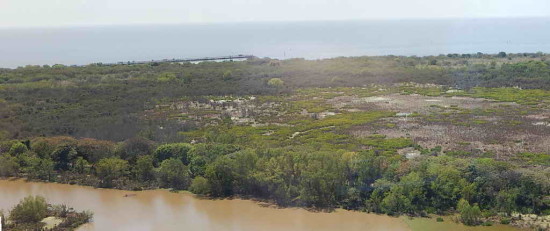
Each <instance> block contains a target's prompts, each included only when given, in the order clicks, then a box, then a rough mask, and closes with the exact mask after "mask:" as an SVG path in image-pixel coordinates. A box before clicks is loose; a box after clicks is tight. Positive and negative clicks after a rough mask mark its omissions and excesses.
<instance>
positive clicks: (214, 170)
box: [205, 156, 237, 196]
mask: <svg viewBox="0 0 550 231" xmlns="http://www.w3.org/2000/svg"><path fill="white" fill-rule="evenodd" d="M236 168H237V164H236V162H235V160H233V159H231V158H230V157H229V156H221V157H219V158H218V159H216V160H215V161H214V162H213V163H212V164H210V165H208V166H207V167H206V172H205V177H206V179H208V182H210V185H211V186H212V194H214V195H216V196H229V195H232V194H233V183H234V181H235V177H236V176H235V169H236Z"/></svg>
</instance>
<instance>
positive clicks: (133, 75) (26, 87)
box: [0, 53, 550, 142]
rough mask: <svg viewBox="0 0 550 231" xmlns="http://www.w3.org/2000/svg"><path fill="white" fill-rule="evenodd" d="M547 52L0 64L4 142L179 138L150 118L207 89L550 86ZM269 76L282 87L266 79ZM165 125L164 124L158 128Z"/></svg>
mask: <svg viewBox="0 0 550 231" xmlns="http://www.w3.org/2000/svg"><path fill="white" fill-rule="evenodd" d="M547 57H548V55H546V54H542V53H534V54H505V53H504V54H498V55H486V54H461V55H459V54H450V55H441V56H427V57H414V56H413V57H402V56H383V57H353V58H333V59H323V60H304V59H290V60H273V59H268V58H265V59H259V58H255V59H250V60H247V61H243V62H222V63H216V62H203V63H199V64H191V63H183V64H178V63H175V64H168V63H162V64H158V63H157V64H155V63H153V64H143V65H118V66H102V65H98V64H94V65H88V66H82V67H75V66H63V65H54V66H27V67H21V68H17V69H0V139H16V138H25V137H30V136H55V135H70V136H75V137H91V138H97V139H105V140H114V141H122V140H125V139H128V138H131V137H134V136H138V135H141V136H146V137H148V138H150V139H154V140H156V141H160V142H174V141H177V140H178V136H177V132H178V131H186V130H190V129H193V126H192V125H189V124H187V125H182V124H180V123H177V122H175V121H172V120H163V121H155V120H152V119H150V118H146V117H144V116H143V112H144V111H146V110H150V109H153V108H154V107H155V106H156V105H158V104H159V103H161V102H164V101H170V100H177V99H181V98H189V97H191V98H192V97H201V96H205V95H276V94H285V93H289V92H292V91H294V90H295V89H297V88H307V87H338V86H364V85H368V84H394V83H402V82H418V83H435V84H443V85H448V86H452V87H459V88H470V87H475V86H487V87H499V86H519V87H524V88H542V89H550V71H549V70H550V66H549V62H550V60H547ZM271 79H280V80H282V82H281V85H273V84H269V80H271ZM159 126H161V127H163V128H164V129H163V130H162V131H161V130H159V129H157V128H158V127H159Z"/></svg>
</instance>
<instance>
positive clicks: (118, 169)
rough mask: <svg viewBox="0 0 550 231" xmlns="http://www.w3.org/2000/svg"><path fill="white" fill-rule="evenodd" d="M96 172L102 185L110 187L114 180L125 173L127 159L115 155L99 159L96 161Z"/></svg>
mask: <svg viewBox="0 0 550 231" xmlns="http://www.w3.org/2000/svg"><path fill="white" fill-rule="evenodd" d="M96 172H97V176H98V177H99V178H100V179H101V185H102V186H103V187H112V185H113V181H114V180H118V179H120V178H121V177H123V176H125V175H126V174H127V172H128V161H126V160H122V159H120V158H116V157H111V158H105V159H101V160H100V161H99V162H98V163H97V166H96Z"/></svg>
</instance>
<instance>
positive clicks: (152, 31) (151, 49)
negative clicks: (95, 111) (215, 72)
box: [0, 18, 550, 68]
mask: <svg viewBox="0 0 550 231" xmlns="http://www.w3.org/2000/svg"><path fill="white" fill-rule="evenodd" d="M549 41H550V19H546V18H522V19H470V20H458V19H456V20H454V19H442V20H407V21H405V20H372V21H327V22H292V23H290V22H286V23H241V24H239V23H228V24H197V25H192V24H187V25H185V24H183V25H134V26H100V27H81V28H78V27H67V28H32V29H30V28H27V29H1V30H0V51H2V52H1V53H0V67H2V68H15V67H18V66H25V65H44V64H47V65H53V64H64V65H68V66H70V65H86V64H90V63H98V62H102V63H116V62H119V61H125V62H126V61H132V60H136V61H137V60H152V59H154V60H162V59H165V58H177V57H188V58H193V57H215V56H224V55H230V54H254V55H255V56H257V57H270V58H274V59H289V58H305V59H323V58H334V57H340V56H346V57H355V56H382V55H397V56H412V55H417V56H430V55H439V54H452V53H458V54H472V53H477V52H482V53H486V54H495V53H498V52H500V51H504V52H507V53H520V52H528V53H536V52H546V53H548V52H550V42H549Z"/></svg>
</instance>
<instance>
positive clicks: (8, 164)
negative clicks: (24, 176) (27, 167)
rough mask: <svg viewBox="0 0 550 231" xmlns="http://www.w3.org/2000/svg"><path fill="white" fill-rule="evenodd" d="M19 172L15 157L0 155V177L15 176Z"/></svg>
mask: <svg viewBox="0 0 550 231" xmlns="http://www.w3.org/2000/svg"><path fill="white" fill-rule="evenodd" d="M18 172H19V163H17V159H16V158H15V157H13V156H10V155H6V154H4V155H0V177H6V176H15V175H17V173H18Z"/></svg>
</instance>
